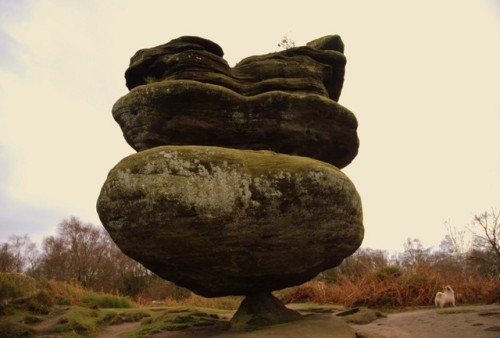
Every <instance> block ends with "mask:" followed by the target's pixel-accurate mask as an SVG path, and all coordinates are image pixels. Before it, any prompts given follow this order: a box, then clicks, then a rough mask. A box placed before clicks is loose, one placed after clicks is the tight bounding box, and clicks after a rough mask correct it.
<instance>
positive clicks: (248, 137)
mask: <svg viewBox="0 0 500 338" xmlns="http://www.w3.org/2000/svg"><path fill="white" fill-rule="evenodd" d="M113 116H114V118H115V120H116V121H117V122H118V123H119V124H120V126H122V129H123V131H124V136H125V139H126V140H127V142H128V143H129V144H130V145H132V146H133V147H134V149H136V150H137V151H142V150H146V149H150V148H152V147H156V146H160V145H208V146H220V147H229V148H237V149H252V150H272V151H276V152H279V153H285V154H297V155H300V156H307V157H311V158H315V159H318V160H321V161H324V162H328V163H331V164H333V165H335V166H336V167H338V168H343V167H345V166H346V165H348V164H349V163H350V162H351V161H352V159H353V158H354V157H355V156H356V154H357V152H358V146H359V140H358V136H357V132H356V129H357V126H358V124H357V121H356V118H355V116H354V114H353V113H352V112H351V111H349V110H348V109H347V108H345V107H343V106H341V105H339V104H338V103H337V102H335V101H333V100H330V99H328V98H326V97H324V96H320V95H314V94H296V93H287V92H280V91H274V92H268V93H263V94H259V95H255V96H243V95H240V94H238V93H236V92H234V91H232V90H229V89H227V88H224V87H221V86H218V85H213V84H207V83H201V82H197V81H192V80H169V81H167V80H165V81H161V82H155V83H152V84H148V85H144V86H138V87H136V88H134V89H132V91H130V93H128V94H127V95H125V96H123V97H122V98H120V99H119V100H118V101H117V102H116V103H115V105H114V106H113Z"/></svg>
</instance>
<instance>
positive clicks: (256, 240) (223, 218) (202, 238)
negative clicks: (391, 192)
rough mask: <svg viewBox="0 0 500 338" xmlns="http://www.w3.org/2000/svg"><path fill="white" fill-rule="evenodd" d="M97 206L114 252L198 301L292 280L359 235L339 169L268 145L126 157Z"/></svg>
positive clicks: (324, 263)
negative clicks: (198, 297) (264, 147)
mask: <svg viewBox="0 0 500 338" xmlns="http://www.w3.org/2000/svg"><path fill="white" fill-rule="evenodd" d="M97 210H98V213H99V217H100V219H101V221H102V223H103V225H104V226H105V228H106V229H107V231H108V232H109V233H110V235H111V237H112V238H113V240H114V241H115V242H116V243H117V244H118V246H119V247H120V248H121V249H122V250H123V252H124V253H126V254H127V255H128V256H130V257H132V258H134V259H135V260H137V261H139V262H141V263H142V264H144V265H145V266H146V267H147V268H149V269H150V270H152V271H153V272H155V273H156V274H158V275H160V276H162V277H163V278H165V279H168V280H170V281H173V282H175V283H177V284H179V285H181V286H184V287H187V288H189V289H191V290H192V291H194V292H196V293H198V294H200V295H203V296H208V297H213V296H224V295H251V294H256V293H262V292H269V291H272V290H277V289H281V288H285V287H289V286H293V285H298V284H301V283H303V282H305V281H307V280H309V279H311V278H313V277H314V276H316V275H317V274H318V273H319V272H321V271H323V270H325V269H328V268H331V267H334V266H336V265H338V264H340V263H341V262H342V260H343V259H344V258H345V257H347V256H349V255H351V254H352V253H353V252H354V251H355V250H356V249H357V248H358V247H359V245H360V244H361V241H362V238H363V225H362V210H361V202H360V198H359V195H358V193H357V191H356V189H355V187H354V185H353V184H352V182H351V181H350V180H349V179H348V178H347V177H346V176H345V175H344V174H343V173H342V172H341V171H340V170H338V169H337V168H336V167H334V166H332V165H330V164H327V163H325V162H321V161H317V160H314V159H311V158H306V157H300V156H288V155H283V154H277V153H274V152H269V151H250V150H236V149H228V148H220V147H204V146H164V147H157V148H153V149H150V150H146V151H142V152H139V153H137V154H133V155H131V156H129V157H126V158H125V159H123V160H122V161H121V162H120V163H118V164H117V165H116V166H115V167H114V168H113V169H112V170H111V171H110V173H109V175H108V178H107V180H106V182H105V183H104V186H103V187H102V190H101V193H100V196H99V198H98V202H97Z"/></svg>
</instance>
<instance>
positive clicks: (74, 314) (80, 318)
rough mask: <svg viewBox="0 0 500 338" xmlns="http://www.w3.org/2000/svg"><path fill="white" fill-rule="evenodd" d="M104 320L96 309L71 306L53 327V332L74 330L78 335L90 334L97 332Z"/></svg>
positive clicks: (102, 315)
mask: <svg viewBox="0 0 500 338" xmlns="http://www.w3.org/2000/svg"><path fill="white" fill-rule="evenodd" d="M104 322H105V316H104V314H103V313H102V312H101V311H99V310H96V309H90V308H86V307H81V306H73V307H72V308H71V309H70V310H69V311H68V312H67V313H66V314H65V315H64V316H62V317H61V319H60V320H59V322H58V323H57V324H56V325H55V326H54V327H53V329H52V331H53V332H55V333H65V332H76V333H77V334H79V335H85V336H91V335H95V334H97V333H98V331H99V328H100V327H101V326H102V324H103V323H104Z"/></svg>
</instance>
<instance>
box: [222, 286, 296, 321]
mask: <svg viewBox="0 0 500 338" xmlns="http://www.w3.org/2000/svg"><path fill="white" fill-rule="evenodd" d="M301 319H303V317H302V315H301V314H300V313H298V312H297V311H294V310H291V309H288V308H287V307H286V306H285V305H284V304H283V303H282V302H281V301H280V300H279V299H277V298H276V297H274V296H273V295H272V294H271V293H270V292H263V293H257V294H253V295H247V296H246V297H245V299H243V301H242V302H241V304H240V307H239V308H238V311H236V313H235V314H234V316H233V318H232V319H231V329H232V330H235V331H251V330H256V329H259V328H262V327H266V326H271V325H275V324H282V323H288V322H293V321H296V320H301Z"/></svg>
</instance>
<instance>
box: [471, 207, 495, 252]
mask: <svg viewBox="0 0 500 338" xmlns="http://www.w3.org/2000/svg"><path fill="white" fill-rule="evenodd" d="M470 229H471V231H472V232H473V233H474V236H475V237H476V240H475V242H474V243H475V245H476V247H478V248H479V249H485V250H487V251H492V252H493V253H494V254H495V255H496V256H497V257H498V258H499V259H500V210H499V209H496V208H491V211H490V212H488V211H485V212H483V213H481V214H477V215H475V216H474V220H473V223H472V228H470Z"/></svg>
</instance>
